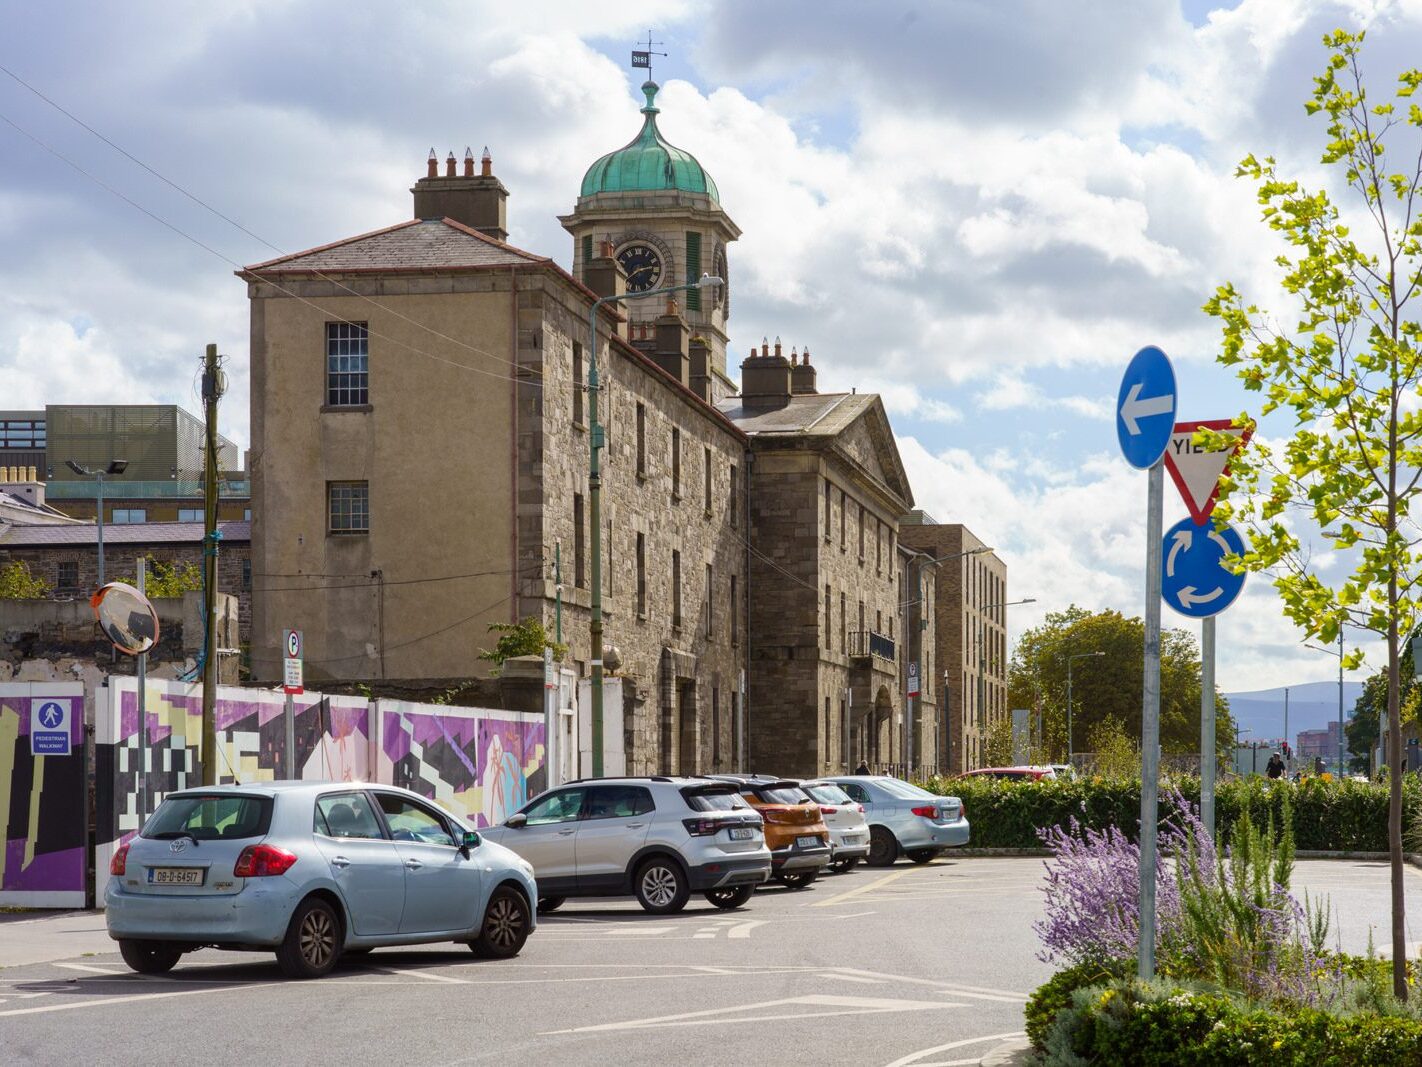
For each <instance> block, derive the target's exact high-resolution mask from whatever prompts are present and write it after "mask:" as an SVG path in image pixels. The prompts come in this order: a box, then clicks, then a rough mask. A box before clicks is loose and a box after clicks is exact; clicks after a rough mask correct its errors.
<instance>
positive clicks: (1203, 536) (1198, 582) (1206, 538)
mask: <svg viewBox="0 0 1422 1067" xmlns="http://www.w3.org/2000/svg"><path fill="white" fill-rule="evenodd" d="M1243 554H1244V538H1243V537H1241V536H1240V534H1239V531H1238V530H1236V529H1235V528H1234V527H1233V526H1226V527H1225V528H1224V529H1223V530H1216V529H1215V528H1214V527H1213V526H1212V525H1209V524H1206V525H1204V526H1197V525H1195V520H1194V519H1181V520H1180V521H1179V522H1177V523H1176V524H1175V525H1174V526H1172V527H1171V528H1170V529H1169V530H1167V531H1166V532H1165V537H1164V539H1163V541H1162V542H1161V558H1162V560H1163V563H1162V572H1163V573H1162V575H1161V587H1160V595H1161V598H1162V599H1163V600H1164V601H1165V602H1166V603H1167V604H1169V605H1170V606H1171V607H1172V608H1174V609H1175V610H1176V611H1178V612H1179V613H1180V614H1181V615H1185V616H1187V617H1188V618H1191V619H1205V618H1209V617H1210V616H1211V615H1218V614H1219V613H1220V612H1222V611H1224V609H1225V608H1227V607H1229V606H1230V605H1231V604H1233V603H1234V601H1235V598H1236V597H1238V596H1239V593H1240V590H1242V589H1243V588H1244V575H1243V574H1235V573H1234V572H1233V571H1230V570H1228V569H1227V568H1225V567H1224V566H1223V561H1224V557H1225V556H1226V555H1236V556H1239V555H1243Z"/></svg>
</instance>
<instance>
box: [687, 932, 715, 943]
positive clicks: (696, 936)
mask: <svg viewBox="0 0 1422 1067" xmlns="http://www.w3.org/2000/svg"><path fill="white" fill-rule="evenodd" d="M715 936H716V933H715V931H714V930H713V931H712V932H711V933H709V934H692V935H691V939H692V940H693V941H706V940H709V939H710V938H713V937H715Z"/></svg>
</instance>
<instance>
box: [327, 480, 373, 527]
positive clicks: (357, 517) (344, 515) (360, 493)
mask: <svg viewBox="0 0 1422 1067" xmlns="http://www.w3.org/2000/svg"><path fill="white" fill-rule="evenodd" d="M326 500H327V514H328V515H329V516H330V527H329V529H330V532H331V533H333V534H363V533H369V532H370V484H369V483H368V482H327V483H326Z"/></svg>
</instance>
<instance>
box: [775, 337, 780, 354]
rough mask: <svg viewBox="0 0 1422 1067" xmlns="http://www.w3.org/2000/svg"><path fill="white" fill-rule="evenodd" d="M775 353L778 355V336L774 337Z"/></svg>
mask: <svg viewBox="0 0 1422 1067" xmlns="http://www.w3.org/2000/svg"><path fill="white" fill-rule="evenodd" d="M775 354H776V355H777V356H778V355H780V338H779V337H776V338H775Z"/></svg>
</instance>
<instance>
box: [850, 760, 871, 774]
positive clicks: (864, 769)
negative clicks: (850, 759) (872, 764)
mask: <svg viewBox="0 0 1422 1067" xmlns="http://www.w3.org/2000/svg"><path fill="white" fill-rule="evenodd" d="M854 773H855V774H868V773H869V764H867V763H865V762H864V761H863V760H860V761H859V766H858V767H855V768H854Z"/></svg>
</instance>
